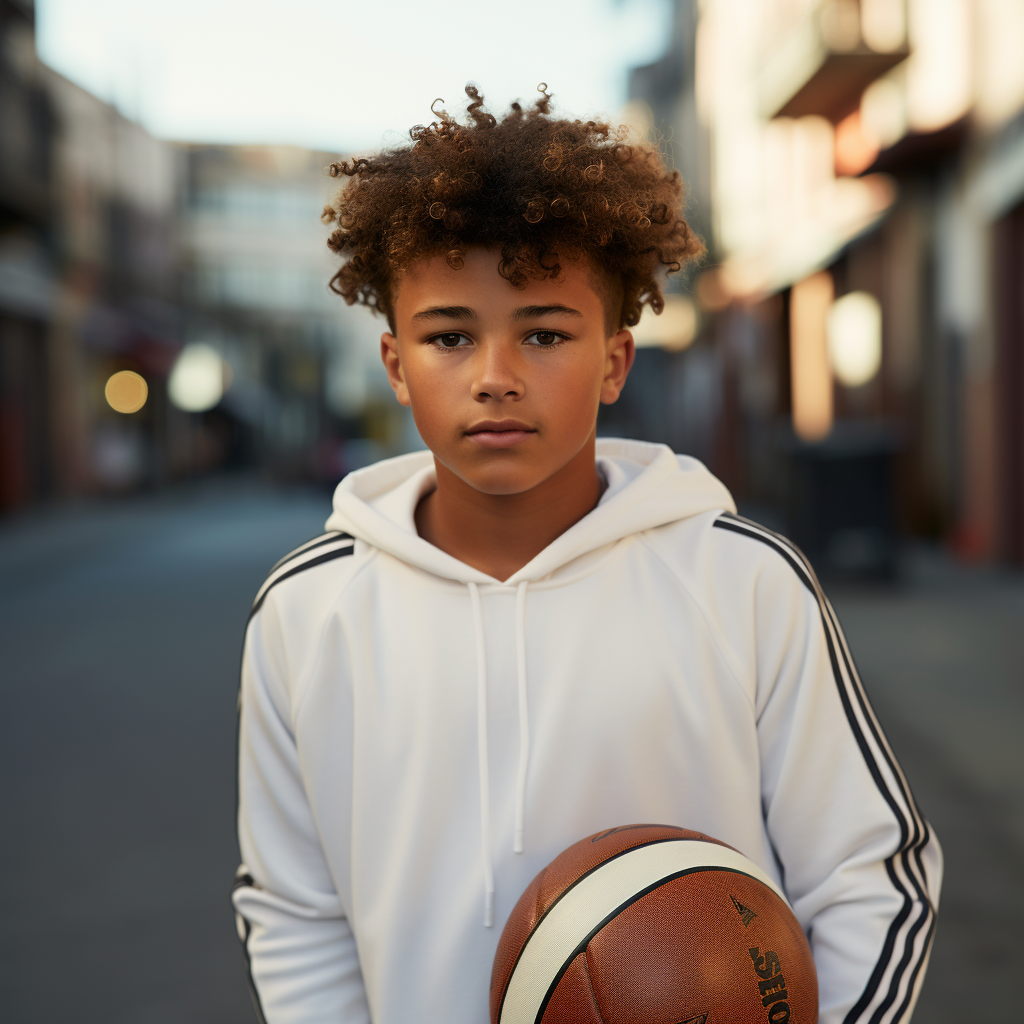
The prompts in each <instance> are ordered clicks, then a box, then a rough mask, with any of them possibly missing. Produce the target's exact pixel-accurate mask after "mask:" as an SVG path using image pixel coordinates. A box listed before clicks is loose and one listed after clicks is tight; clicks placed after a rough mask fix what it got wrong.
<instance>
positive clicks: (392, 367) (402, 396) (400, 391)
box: [380, 331, 411, 405]
mask: <svg viewBox="0 0 1024 1024" xmlns="http://www.w3.org/2000/svg"><path fill="white" fill-rule="evenodd" d="M380 358H381V362H382V363H383V364H384V369H385V370H386V371H387V374H388V383H389V384H390V385H391V390H392V391H394V393H395V398H397V399H398V401H399V402H401V404H402V405H410V404H411V403H410V402H409V389H408V387H406V384H405V373H404V372H403V371H402V361H401V359H400V358H399V356H398V339H397V338H396V337H395V336H394V335H393V334H389V333H388V332H387V331H385V332H384V333H383V334H382V335H381V336H380Z"/></svg>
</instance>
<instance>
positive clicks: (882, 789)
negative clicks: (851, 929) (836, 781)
mask: <svg viewBox="0 0 1024 1024" xmlns="http://www.w3.org/2000/svg"><path fill="white" fill-rule="evenodd" d="M713 526H715V527H717V528H719V529H723V530H729V531H731V532H733V533H737V534H739V535H741V536H745V537H749V538H750V539H752V540H758V541H760V542H761V543H763V544H765V545H767V546H768V547H770V548H772V549H773V550H774V551H775V552H776V553H777V554H779V555H781V557H782V558H783V559H785V561H786V562H787V563H788V564H789V565H790V567H791V568H792V569H793V570H794V572H795V573H796V575H797V577H798V578H799V579H800V581H801V582H802V583H803V585H804V586H805V587H806V588H807V589H808V590H809V591H810V592H811V594H812V595H813V596H814V598H815V599H816V601H817V604H818V612H819V615H820V616H821V620H822V626H823V631H824V635H825V642H826V645H827V647H828V652H829V661H830V663H831V665H832V675H833V680H834V682H835V684H836V688H837V691H838V693H839V698H840V703H841V704H842V706H843V711H844V713H845V715H846V719H847V723H848V724H849V726H850V730H851V732H852V733H853V736H854V739H855V741H856V743H857V746H858V748H859V749H860V751H861V756H862V757H863V758H864V761H865V764H866V766H867V768H868V771H869V773H870V775H871V777H872V780H873V781H874V783H875V786H876V788H877V789H878V791H879V793H880V795H881V796H882V798H883V800H884V801H885V802H886V804H888V806H889V809H890V811H891V812H892V814H893V817H894V818H895V819H896V822H897V825H898V826H899V829H900V841H899V844H898V846H897V848H896V850H895V851H894V852H893V854H892V855H891V856H890V857H889V858H887V859H886V861H885V866H886V871H887V873H888V875H889V879H890V881H891V882H892V884H893V887H894V888H895V889H896V891H897V892H898V893H899V894H900V895H901V896H902V897H903V901H904V902H903V907H902V908H901V910H900V912H899V913H898V914H897V915H896V917H895V918H894V919H893V921H892V924H891V925H890V927H889V929H888V931H887V934H886V937H885V941H884V942H883V945H882V952H881V954H880V956H879V959H878V961H877V962H876V964H875V967H874V969H873V970H872V972H871V975H870V977H869V978H868V982H867V984H866V986H865V988H864V990H863V992H862V993H861V995H860V998H859V999H858V1000H857V1002H856V1003H855V1005H854V1006H853V1008H852V1009H851V1010H850V1012H849V1013H848V1014H847V1016H846V1017H845V1018H844V1020H843V1024H855V1022H856V1021H857V1020H858V1019H860V1018H861V1017H862V1016H863V1014H864V1013H865V1011H866V1010H867V1009H868V1007H869V1006H870V1005H871V1003H872V1002H873V1001H874V999H875V997H876V995H877V994H878V989H879V986H880V985H881V982H882V978H883V977H884V975H885V972H886V970H887V969H888V967H889V965H890V964H891V962H892V957H893V955H894V954H895V949H896V945H897V943H898V940H899V935H900V932H901V931H902V929H903V927H904V925H906V923H907V921H908V920H909V918H910V917H911V915H912V911H913V907H914V903H915V900H914V898H913V897H912V896H911V894H910V892H908V891H907V889H906V888H905V887H904V885H903V883H902V882H901V881H900V880H899V878H898V876H897V874H896V871H895V870H894V866H893V864H894V861H895V860H896V858H897V857H899V858H900V859H901V860H902V863H903V868H904V871H905V872H906V875H907V877H908V879H909V880H910V883H911V885H912V886H913V888H914V889H915V890H916V892H917V895H918V898H919V901H920V904H921V906H922V908H923V913H922V914H921V916H920V917H919V918H918V919H917V920H916V921H915V922H914V923H913V924H912V925H911V927H910V928H909V930H908V932H907V934H906V935H905V937H904V951H903V955H902V956H901V958H900V961H899V962H898V963H897V965H896V968H895V970H894V971H893V976H892V978H891V980H890V985H889V990H888V992H887V994H886V996H885V998H884V999H883V1001H882V1003H881V1004H880V1005H879V1006H877V1007H876V1009H875V1011H874V1012H873V1013H872V1015H871V1018H870V1022H869V1024H880V1022H881V1020H882V1017H884V1015H885V1014H886V1012H887V1011H888V1009H889V1008H890V1007H891V1006H892V1003H893V1002H894V1001H895V999H896V996H897V994H898V992H899V988H900V984H901V982H902V979H903V976H904V973H905V971H906V968H907V966H908V965H909V963H910V962H911V960H912V959H913V955H914V952H913V947H914V940H915V939H916V937H917V935H918V933H919V932H920V929H921V927H922V926H923V923H924V921H926V920H928V919H929V918H931V921H932V926H931V927H930V928H929V934H928V937H927V938H926V942H925V944H924V946H923V948H922V950H921V955H920V956H919V958H918V966H915V968H914V969H913V971H912V972H911V973H912V976H914V975H916V973H917V970H918V967H919V964H920V963H922V962H923V961H924V958H925V957H926V955H927V951H928V948H929V946H930V943H931V935H932V934H933V932H934V915H935V911H934V908H933V907H932V904H931V899H930V897H929V896H928V892H927V874H926V873H925V871H924V865H923V863H922V861H921V856H920V855H921V850H923V848H924V847H925V846H926V845H927V844H928V841H929V839H930V831H931V830H930V828H929V826H928V824H927V822H926V821H925V820H924V818H923V816H922V815H921V812H920V810H919V809H918V807H917V804H916V801H915V800H914V797H913V793H912V792H911V790H910V786H909V783H908V782H907V780H906V777H905V776H904V774H903V771H902V769H901V768H900V767H899V763H898V762H897V761H896V758H895V755H894V754H893V752H892V750H891V749H890V747H889V744H888V741H887V740H886V739H885V738H884V735H883V734H882V732H881V728H880V726H879V724H878V721H877V718H876V717H875V714H874V712H873V710H872V708H871V706H870V703H869V702H868V700H867V694H866V693H865V692H864V688H863V683H862V682H861V680H860V677H859V675H858V673H857V670H856V666H855V665H854V663H853V657H852V655H851V654H850V651H849V647H848V645H847V644H846V638H845V637H844V635H843V632H842V629H841V628H840V626H839V622H838V619H837V618H836V616H835V612H834V610H833V609H832V606H831V605H830V604H829V601H828V598H827V597H826V596H825V594H824V592H823V591H822V589H821V586H820V584H819V583H818V581H817V577H816V576H815V575H814V570H813V569H812V568H811V566H810V563H809V562H808V561H807V559H806V558H805V557H804V555H803V553H802V552H801V551H800V549H799V548H797V547H796V545H794V544H792V543H791V542H790V541H788V540H787V539H786V538H785V537H782V536H780V535H779V534H776V533H774V532H773V531H771V530H767V529H765V527H763V526H760V525H759V524H757V523H754V522H751V521H750V520H747V519H743V518H742V517H740V516H737V515H734V514H732V513H729V512H726V513H723V514H722V515H721V516H720V517H719V518H718V519H716V520H715V522H714V524H713ZM833 634H834V635H833ZM837 650H838V653H837ZM840 658H841V659H842V666H840ZM843 668H845V670H846V671H845V672H844V671H843ZM849 691H852V694H853V698H855V699H856V703H857V707H858V708H859V710H860V713H861V715H862V716H863V718H864V721H865V723H866V725H867V728H868V730H869V732H870V734H871V738H872V739H873V740H874V744H875V746H877V748H878V752H879V754H880V755H881V758H882V760H883V761H884V762H885V764H886V765H887V767H888V769H889V772H890V773H891V775H892V777H893V780H894V782H895V785H896V788H897V793H898V795H897V793H894V792H893V791H892V789H891V788H890V786H889V784H887V783H886V781H885V779H884V778H883V776H882V772H881V769H880V768H879V765H878V755H876V754H875V752H874V751H872V749H871V745H870V744H869V743H868V739H867V737H866V736H865V735H864V732H863V729H862V727H861V724H860V722H859V721H858V720H857V715H856V712H855V711H854V709H853V702H852V700H851V695H850V692H849ZM900 798H901V799H902V802H903V803H904V804H905V807H903V808H901V807H900V803H901V799H900ZM908 819H909V822H908ZM911 823H912V825H913V829H912V830H911V827H910V824H911ZM911 858H913V860H912V859H911ZM913 861H916V862H917V867H918V870H919V871H920V875H919V874H918V872H917V871H915V870H914V867H913ZM907 1006H909V998H908V999H905V1000H904V1001H903V1003H902V1004H901V1006H900V1009H899V1013H898V1015H897V1016H895V1017H893V1018H891V1024H896V1021H898V1020H900V1019H901V1017H902V1015H903V1013H904V1012H905V1010H906V1007H907Z"/></svg>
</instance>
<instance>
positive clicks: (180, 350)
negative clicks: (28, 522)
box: [0, 0, 418, 512]
mask: <svg viewBox="0 0 1024 1024" xmlns="http://www.w3.org/2000/svg"><path fill="white" fill-rule="evenodd" d="M0 109H2V111H3V121H2V125H0V213H2V218H0V512H3V511H7V510H12V509H17V508H19V507H23V506H26V505H28V504H31V503H35V502H39V501H43V500H51V499H59V498H63V497H69V496H74V495H84V494H92V493H117V492H124V491H132V490H137V489H139V488H147V487H155V486H161V485H163V484H166V483H168V482H170V481H173V480H176V479H181V478H183V477H189V476H194V475H196V474H203V473H208V472H213V471H219V470H223V469H225V468H231V467H248V468H260V469H268V470H270V471H272V472H275V473H277V474H285V475H288V476H291V477H296V476H301V477H307V478H309V477H312V478H316V479H326V480H336V479H338V478H339V477H340V476H341V475H342V474H343V473H344V472H345V471H346V470H347V469H350V468H354V467H356V466H360V465H363V464H365V463H366V462H369V461H372V460H374V459H375V458H378V457H380V456H382V455H386V454H392V453H395V452H398V451H401V450H405V449H407V448H408V447H410V446H411V445H414V444H416V443H417V441H418V438H417V436H416V434H415V429H414V428H413V427H412V424H411V420H410V419H409V417H408V415H407V414H406V413H405V411H404V410H402V409H401V408H400V407H399V406H397V404H396V403H395V402H394V400H393V397H392V396H391V392H390V388H389V387H388V385H387V381H386V377H385V376H384V374H383V371H382V369H381V367H380V359H379V355H378V347H379V337H380V331H381V323H380V322H377V321H376V320H374V318H373V317H372V316H371V315H370V314H369V312H368V311H366V310H365V309H360V308H356V309H350V308H349V307H346V306H345V304H344V302H343V301H342V300H341V298H340V297H338V296H336V295H334V294H333V293H331V292H330V291H329V289H328V281H329V280H330V277H331V275H332V274H333V272H334V269H335V263H334V260H333V257H332V256H331V254H330V252H329V251H328V250H327V248H326V245H325V241H326V236H327V229H326V228H325V227H324V225H323V224H322V223H321V220H320V216H321V213H322V211H323V207H324V204H325V202H326V200H327V198H328V196H329V195H330V193H331V192H332V190H333V189H334V188H335V187H336V183H335V182H334V181H332V179H331V178H330V177H329V175H328V173H327V166H328V164H329V163H330V162H331V160H332V159H333V156H332V155H329V154H326V153H317V152H311V151H307V150H302V149H298V148H295V147H275V146H211V145H190V144H176V143H172V142H167V141H164V140H160V139H156V138H154V137H153V136H151V135H150V134H149V133H148V132H147V131H146V130H145V129H144V128H142V127H141V126H140V125H139V124H138V123H136V122H135V121H133V120H132V119H130V118H128V117H126V116H125V115H124V114H123V113H121V112H120V111H119V110H118V109H117V108H116V107H114V106H112V105H111V104H108V103H105V102H103V101H102V100H100V99H99V98H97V97H96V96H94V95H92V94H91V93H89V92H87V91H86V90H84V89H82V88H80V87H78V86H77V85H75V84H73V83H72V82H70V81H68V80H67V79H65V78H63V77H62V76H61V75H59V74H57V73H56V72H54V71H53V70H52V69H51V68H48V67H47V66H45V65H44V64H42V63H41V62H40V61H39V59H38V57H37V55H36V51H35V43H34V6H33V4H32V3H31V2H30V0H20V2H15V0H0Z"/></svg>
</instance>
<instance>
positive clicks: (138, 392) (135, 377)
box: [103, 370, 149, 414]
mask: <svg viewBox="0 0 1024 1024" xmlns="http://www.w3.org/2000/svg"><path fill="white" fill-rule="evenodd" d="M103 394H104V396H105V397H106V399H107V405H109V406H110V408H111V409H113V410H114V412H120V413H125V414H128V413H133V412H138V411H139V410H140V409H141V408H142V407H143V406H144V405H145V404H146V399H147V398H148V397H149V386H148V385H147V384H146V381H145V380H144V379H143V378H142V377H141V376H140V375H139V374H137V373H135V372H134V371H133V370H118V372H117V373H115V374H112V375H111V377H110V379H109V380H108V381H107V384H106V387H105V388H104V389H103Z"/></svg>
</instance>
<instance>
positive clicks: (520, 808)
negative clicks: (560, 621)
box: [467, 580, 530, 928]
mask: <svg viewBox="0 0 1024 1024" xmlns="http://www.w3.org/2000/svg"><path fill="white" fill-rule="evenodd" d="M467 586H468V587H469V599H470V602H471V604H472V606H473V631H474V633H475V634H476V729H477V755H478V759H479V769H480V848H481V853H482V856H483V869H484V871H483V873H484V927H485V928H493V927H494V867H493V865H492V864H491V841H490V840H491V786H490V770H489V769H490V763H489V758H488V753H487V648H486V645H485V640H484V617H483V610H482V609H481V607H480V592H479V590H478V589H477V585H476V584H475V583H473V582H470V583H467ZM527 586H528V583H527V581H526V580H523V581H522V582H521V583H520V584H519V586H518V587H517V588H516V669H517V677H518V678H517V683H518V696H519V774H518V777H517V779H516V820H515V837H514V839H513V843H512V851H513V853H522V852H523V830H524V822H525V819H526V773H527V768H528V766H529V762H530V719H529V713H528V712H529V705H528V704H527V694H526V588H527Z"/></svg>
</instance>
